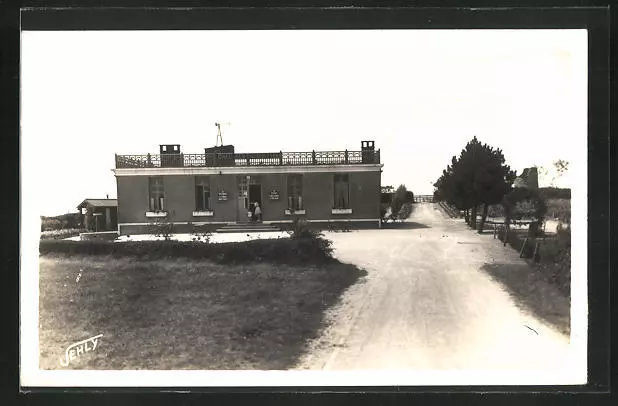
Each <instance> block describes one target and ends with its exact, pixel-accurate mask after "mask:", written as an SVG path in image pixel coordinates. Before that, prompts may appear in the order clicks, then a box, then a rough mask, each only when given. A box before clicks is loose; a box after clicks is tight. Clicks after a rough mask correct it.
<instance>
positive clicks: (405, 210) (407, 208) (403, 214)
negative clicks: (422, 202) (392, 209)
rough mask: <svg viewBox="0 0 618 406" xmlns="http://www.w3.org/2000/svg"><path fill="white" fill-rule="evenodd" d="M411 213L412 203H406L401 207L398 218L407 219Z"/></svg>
mask: <svg viewBox="0 0 618 406" xmlns="http://www.w3.org/2000/svg"><path fill="white" fill-rule="evenodd" d="M410 214H412V203H404V204H403V205H402V206H401V208H400V209H399V213H397V218H398V219H399V220H405V219H407V218H408V217H410Z"/></svg>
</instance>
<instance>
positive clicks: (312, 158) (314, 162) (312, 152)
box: [311, 149, 317, 165]
mask: <svg viewBox="0 0 618 406" xmlns="http://www.w3.org/2000/svg"><path fill="white" fill-rule="evenodd" d="M311 161H312V162H313V164H314V165H315V164H316V163H317V161H316V160H315V149H314V150H313V151H311Z"/></svg>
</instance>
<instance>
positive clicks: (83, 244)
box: [39, 224, 364, 370]
mask: <svg viewBox="0 0 618 406" xmlns="http://www.w3.org/2000/svg"><path fill="white" fill-rule="evenodd" d="M290 237H291V238H285V239H274V240H255V241H249V242H243V243H221V244H208V243H204V242H203V241H189V242H179V241H165V240H163V241H141V242H139V241H133V242H131V241H130V242H125V243H122V244H118V243H114V242H109V241H59V240H46V241H41V244H40V254H41V257H40V302H39V305H40V323H41V324H40V329H39V334H40V335H39V339H40V348H41V354H40V355H41V368H42V369H57V368H61V366H60V364H59V359H60V357H62V356H63V354H64V351H65V349H66V348H67V347H68V346H69V345H70V344H71V343H74V342H77V341H80V340H83V339H86V338H88V337H92V336H95V335H98V334H103V337H102V338H101V339H100V344H99V346H98V347H97V349H96V351H94V352H91V353H87V354H85V355H83V356H81V357H79V358H78V359H77V360H75V361H74V362H73V363H71V364H70V366H69V367H68V368H72V369H201V370H207V369H287V368H291V367H293V366H294V365H295V364H296V363H297V362H298V359H299V357H300V356H301V354H302V353H303V351H304V350H305V349H306V348H305V345H306V344H307V342H308V340H310V339H313V338H315V337H316V336H317V334H318V333H319V331H320V329H321V328H322V327H323V323H324V320H323V315H324V312H325V311H326V309H328V308H329V307H331V306H333V305H334V304H335V303H336V302H337V301H338V299H339V297H340V295H341V294H342V293H343V292H344V291H345V290H346V289H347V288H348V287H349V286H351V285H352V284H354V283H355V282H356V281H357V280H358V279H359V278H360V277H361V276H363V274H364V272H363V271H361V270H359V269H358V268H356V267H355V266H353V265H349V264H343V263H341V262H339V261H338V260H336V259H334V258H333V257H332V255H331V254H332V248H331V242H330V240H327V239H324V238H323V237H322V236H321V235H320V234H319V233H317V232H315V231H313V230H308V229H307V228H306V227H304V225H302V224H301V225H298V226H297V228H296V229H295V230H293V231H292V235H291V236H290Z"/></svg>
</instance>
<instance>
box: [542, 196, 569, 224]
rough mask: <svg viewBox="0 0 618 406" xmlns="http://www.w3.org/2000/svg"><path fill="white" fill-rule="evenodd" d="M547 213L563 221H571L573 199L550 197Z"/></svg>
mask: <svg viewBox="0 0 618 406" xmlns="http://www.w3.org/2000/svg"><path fill="white" fill-rule="evenodd" d="M547 214H548V216H549V217H551V218H555V219H558V220H559V221H561V222H563V223H567V224H569V223H571V200H570V199H550V200H548V201H547Z"/></svg>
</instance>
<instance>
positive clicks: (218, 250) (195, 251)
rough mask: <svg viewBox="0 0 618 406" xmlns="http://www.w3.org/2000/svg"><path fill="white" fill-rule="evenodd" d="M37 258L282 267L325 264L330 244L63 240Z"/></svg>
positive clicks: (43, 247) (47, 243)
mask: <svg viewBox="0 0 618 406" xmlns="http://www.w3.org/2000/svg"><path fill="white" fill-rule="evenodd" d="M39 253H40V254H41V255H51V254H60V255H69V256H72V255H107V256H112V257H135V258H143V259H149V260H151V259H154V260H156V259H163V258H176V257H185V258H192V259H208V260H211V261H214V262H217V263H243V262H256V261H257V262H260V261H270V262H273V263H283V264H304V263H314V264H315V263H317V264H320V263H326V262H331V261H333V258H332V243H331V241H330V240H327V239H325V238H323V237H321V236H317V237H315V238H298V239H293V238H281V239H268V240H253V241H246V242H234V243H220V244H204V243H202V242H197V241H173V240H171V241H126V242H113V241H94V240H93V241H67V240H42V241H41V242H40V244H39Z"/></svg>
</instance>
